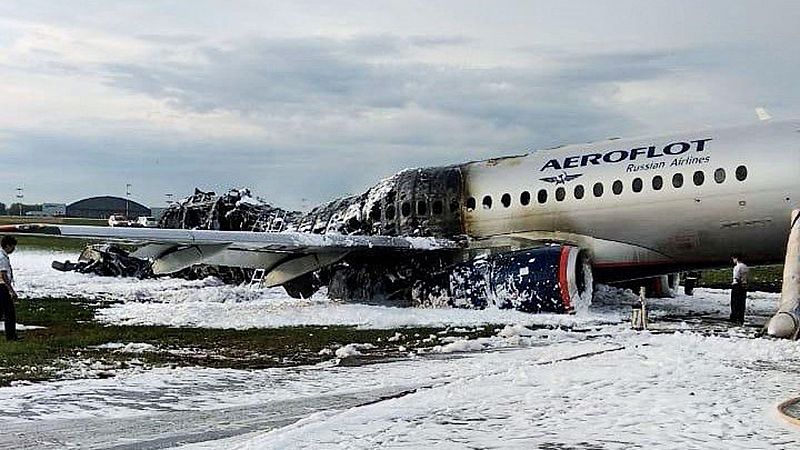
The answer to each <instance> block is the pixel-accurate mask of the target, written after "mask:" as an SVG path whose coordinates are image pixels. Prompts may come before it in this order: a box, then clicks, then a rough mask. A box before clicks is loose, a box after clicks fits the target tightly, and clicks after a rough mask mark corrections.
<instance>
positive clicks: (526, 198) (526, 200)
mask: <svg viewBox="0 0 800 450" xmlns="http://www.w3.org/2000/svg"><path fill="white" fill-rule="evenodd" d="M519 203H520V204H521V205H522V206H528V205H529V204H530V203H531V193H530V192H528V191H523V192H522V194H520V195H519Z"/></svg>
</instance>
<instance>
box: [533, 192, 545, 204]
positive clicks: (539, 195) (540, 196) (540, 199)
mask: <svg viewBox="0 0 800 450" xmlns="http://www.w3.org/2000/svg"><path fill="white" fill-rule="evenodd" d="M536 201H538V202H539V203H540V204H541V203H547V190H545V189H539V193H537V194H536Z"/></svg>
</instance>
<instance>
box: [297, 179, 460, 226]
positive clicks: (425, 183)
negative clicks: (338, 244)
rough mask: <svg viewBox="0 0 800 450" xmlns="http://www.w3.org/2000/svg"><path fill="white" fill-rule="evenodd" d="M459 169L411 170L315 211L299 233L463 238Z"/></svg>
mask: <svg viewBox="0 0 800 450" xmlns="http://www.w3.org/2000/svg"><path fill="white" fill-rule="evenodd" d="M462 184H463V182H462V176H461V169H460V168H459V167H455V166H454V167H441V168H438V167H437V168H427V169H410V170H405V171H403V172H400V173H398V174H396V175H394V176H392V177H390V178H387V179H385V180H383V181H381V182H380V183H378V184H377V185H375V186H374V187H372V188H371V189H369V190H368V191H367V192H365V193H363V194H361V195H358V196H353V197H345V198H341V199H337V200H334V201H332V202H329V203H327V204H325V205H322V206H318V207H316V208H314V209H313V210H312V211H311V212H309V213H308V214H306V215H305V216H303V217H301V218H300V219H299V221H298V222H297V223H296V224H295V225H294V226H295V229H296V230H297V231H301V232H309V233H329V232H335V233H341V234H363V235H385V236H433V237H453V236H457V235H460V234H462V225H461V197H462V194H461V192H462Z"/></svg>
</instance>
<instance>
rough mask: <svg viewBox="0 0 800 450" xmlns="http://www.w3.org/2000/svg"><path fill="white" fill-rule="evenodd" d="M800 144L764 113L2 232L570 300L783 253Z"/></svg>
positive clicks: (312, 279) (515, 302) (532, 306)
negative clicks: (320, 192) (604, 287)
mask: <svg viewBox="0 0 800 450" xmlns="http://www.w3.org/2000/svg"><path fill="white" fill-rule="evenodd" d="M799 156H800V123H797V122H772V123H760V124H757V125H755V126H749V127H740V128H731V129H721V130H704V131H701V132H695V133H683V134H676V135H672V136H666V137H653V138H646V139H636V140H610V141H604V142H598V143H592V144H581V145H570V146H565V147H560V148H556V149H551V150H544V151H538V152H533V153H530V154H526V155H520V156H511V157H504V158H497V159H490V160H486V161H477V162H470V163H466V164H460V165H453V166H446V167H433V168H424V169H411V170H405V171H402V172H400V173H398V174H396V175H394V176H392V177H389V178H387V179H385V180H383V181H381V182H380V183H378V184H377V185H376V186H373V187H372V188H370V189H369V190H367V191H366V192H365V193H363V194H361V195H357V196H352V197H346V198H342V199H339V200H335V201H333V202H330V203H327V204H324V205H321V206H318V207H316V208H314V209H312V210H311V211H310V212H307V213H299V212H292V211H284V210H280V209H278V208H272V207H268V208H262V209H260V210H258V213H257V214H255V213H254V214H250V215H248V214H245V213H243V212H242V210H243V208H242V205H246V204H248V203H251V199H250V197H249V196H242V195H241V193H240V194H239V197H236V196H232V197H229V198H227V199H224V197H225V196H223V197H221V198H212V197H209V198H208V199H206V200H203V199H202V194H203V193H197V196H199V197H198V198H194V199H193V200H190V201H186V202H182V203H179V204H176V205H174V206H173V207H172V208H170V209H169V211H167V214H166V215H165V218H164V219H163V221H162V226H163V227H164V228H162V229H116V228H104V227H85V226H62V225H36V226H33V225H16V226H6V227H0V231H2V232H14V233H39V234H50V235H59V236H63V237H79V238H88V239H97V240H106V241H117V242H125V243H129V244H134V245H136V246H137V247H138V250H136V252H134V253H132V254H131V256H134V257H137V258H141V259H146V260H148V261H150V262H151V270H152V272H153V273H154V274H170V273H176V272H179V271H181V270H185V269H187V268H189V267H192V266H196V265H201V264H202V265H210V266H221V267H234V268H245V269H251V270H254V271H258V273H259V274H263V283H264V284H266V285H267V286H283V287H284V288H285V289H286V291H287V293H289V295H292V296H294V297H308V296H310V295H312V294H313V293H314V292H316V291H317V290H318V289H320V288H322V287H326V288H327V292H328V295H329V296H331V297H335V298H341V299H345V300H353V301H383V302H389V303H392V304H449V305H453V306H464V307H477V308H481V307H485V306H487V305H489V304H494V305H497V306H498V307H501V308H515V309H518V310H522V311H530V312H558V313H564V312H570V311H572V310H574V308H575V307H576V304H577V303H578V302H579V300H580V299H581V298H586V297H587V296H590V295H591V291H592V283H593V280H594V281H600V282H616V281H625V280H633V279H643V278H647V277H657V276H661V275H664V274H668V273H673V272H677V271H683V270H690V269H696V268H703V267H712V266H720V265H726V264H727V263H728V257H729V255H730V254H731V253H732V252H743V253H745V254H747V255H748V257H749V260H750V261H751V262H752V263H762V262H763V263H766V262H776V261H780V260H781V258H782V257H783V255H784V252H785V242H786V241H785V239H786V236H787V234H788V231H789V221H788V219H787V217H788V215H789V212H790V211H791V210H792V209H793V208H797V207H798V206H800V202H799V201H798V199H800V178H798V177H797V173H800V157H799ZM204 201H205V202H206V203H205V206H204V207H203V208H199V207H198V205H199V204H200V203H203V202H204ZM237 205H238V207H237ZM232 206H233V207H232ZM244 209H246V208H244ZM232 211H233V212H232ZM200 212H202V214H201V213H200ZM251 212H252V211H251ZM181 228H182V229H181Z"/></svg>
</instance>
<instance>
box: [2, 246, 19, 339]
mask: <svg viewBox="0 0 800 450" xmlns="http://www.w3.org/2000/svg"><path fill="white" fill-rule="evenodd" d="M16 248H17V239H16V238H15V237H14V236H3V238H2V239H0V309H2V311H3V316H4V317H3V318H4V321H3V323H4V324H5V329H6V340H7V341H16V340H18V339H19V338H18V337H17V312H16V310H15V309H14V302H15V301H16V300H17V291H15V290H14V271H13V270H12V269H11V260H10V259H9V258H8V255H10V254H12V253H14V250H15V249H16Z"/></svg>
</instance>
